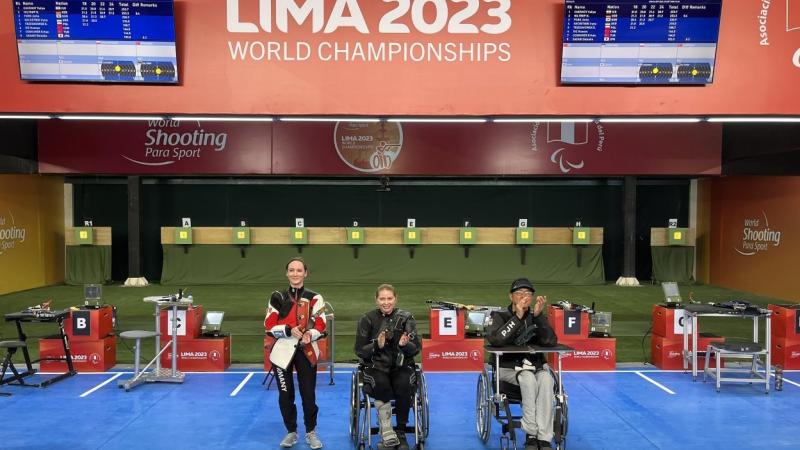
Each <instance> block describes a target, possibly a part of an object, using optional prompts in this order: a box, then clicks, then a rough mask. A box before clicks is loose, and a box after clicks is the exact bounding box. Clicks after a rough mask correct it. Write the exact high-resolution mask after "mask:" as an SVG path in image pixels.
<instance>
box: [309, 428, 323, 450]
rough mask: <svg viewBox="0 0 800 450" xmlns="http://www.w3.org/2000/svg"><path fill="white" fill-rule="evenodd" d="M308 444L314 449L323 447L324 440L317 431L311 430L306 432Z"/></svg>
mask: <svg viewBox="0 0 800 450" xmlns="http://www.w3.org/2000/svg"><path fill="white" fill-rule="evenodd" d="M306 444H308V446H309V447H311V448H312V449H314V450H316V449H318V448H322V441H320V440H319V436H317V432H316V431H309V432H308V433H306Z"/></svg>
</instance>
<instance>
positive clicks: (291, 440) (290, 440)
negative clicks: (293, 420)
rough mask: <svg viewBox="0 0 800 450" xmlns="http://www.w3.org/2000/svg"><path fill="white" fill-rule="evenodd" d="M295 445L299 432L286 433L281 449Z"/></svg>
mask: <svg viewBox="0 0 800 450" xmlns="http://www.w3.org/2000/svg"><path fill="white" fill-rule="evenodd" d="M294 444H297V432H295V431H292V432H291V433H286V436H284V437H283V440H282V441H281V447H283V448H289V447H291V446H293V445H294Z"/></svg>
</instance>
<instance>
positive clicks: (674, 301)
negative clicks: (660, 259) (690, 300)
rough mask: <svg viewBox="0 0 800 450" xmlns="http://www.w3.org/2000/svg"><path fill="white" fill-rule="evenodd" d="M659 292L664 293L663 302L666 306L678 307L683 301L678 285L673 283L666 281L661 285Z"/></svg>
mask: <svg viewBox="0 0 800 450" xmlns="http://www.w3.org/2000/svg"><path fill="white" fill-rule="evenodd" d="M661 290H663V291H664V301H665V302H666V303H667V306H678V305H680V304H681V302H682V301H683V300H682V299H681V293H680V291H679V290H678V283H676V282H674V281H666V282H664V283H661Z"/></svg>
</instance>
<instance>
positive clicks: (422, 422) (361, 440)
mask: <svg viewBox="0 0 800 450" xmlns="http://www.w3.org/2000/svg"><path fill="white" fill-rule="evenodd" d="M364 368H365V366H364V365H363V364H359V366H358V369H357V370H355V371H353V375H352V379H351V382H350V438H351V439H352V440H353V444H354V445H355V446H356V448H357V449H358V450H364V449H365V448H366V447H369V448H373V447H372V436H373V435H380V431H379V428H378V425H377V420H376V421H375V424H374V425H373V419H374V418H373V414H372V409H373V408H374V407H375V405H374V402H373V399H372V398H370V396H369V395H367V394H366V392H364ZM414 372H415V374H416V377H415V378H416V389H415V390H414V398H413V400H412V402H411V414H412V417H413V420H414V423H413V424H412V425H406V429H405V430H403V431H405V432H406V433H408V434H411V433H413V434H414V443H415V447H416V449H417V450H423V449H424V448H425V439H427V437H428V429H429V423H430V416H429V412H428V387H427V384H426V382H425V373H424V372H423V371H422V368H421V367H420V366H419V365H416V367H415V370H414ZM392 406H393V407H394V401H392ZM412 417H409V418H412ZM409 444H410V443H409ZM409 447H410V445H409Z"/></svg>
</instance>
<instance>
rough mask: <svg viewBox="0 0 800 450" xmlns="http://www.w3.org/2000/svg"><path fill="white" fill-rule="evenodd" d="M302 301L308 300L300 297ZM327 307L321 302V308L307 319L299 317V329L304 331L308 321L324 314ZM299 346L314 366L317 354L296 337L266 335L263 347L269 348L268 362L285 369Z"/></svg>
mask: <svg viewBox="0 0 800 450" xmlns="http://www.w3.org/2000/svg"><path fill="white" fill-rule="evenodd" d="M302 301H305V302H306V303H308V300H305V299H302V300H301V302H302ZM299 307H300V305H299V304H298V308H299ZM327 309H328V306H327V305H324V304H323V305H322V308H320V309H319V311H317V312H315V313H314V314H312V315H311V316H310V317H309V320H305V319H304V318H302V317H301V319H300V320H301V323H300V325H298V327H299V328H300V330H301V331H302V332H303V333H305V332H306V326H307V325H308V323H314V322H316V320H317V318H318V317H320V316H321V315H323V314H325V311H326V310H327ZM323 336H325V333H323ZM300 347H302V348H303V354H304V355H306V358H308V361H309V362H310V363H311V366H312V367H313V366H316V365H317V354H316V353H314V348H313V347H312V346H311V345H304V344H302V343H301V342H300V339H297V338H296V337H294V336H291V335H290V336H287V337H285V338H280V339H276V338H275V337H273V336H269V335H267V343H266V345H264V348H266V349H268V350H270V353H269V360H270V362H271V363H273V364H275V365H277V366H278V367H280V368H281V369H286V368H287V367H289V363H291V362H292V359H294V355H295V353H296V352H297V349H298V348H300Z"/></svg>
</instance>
